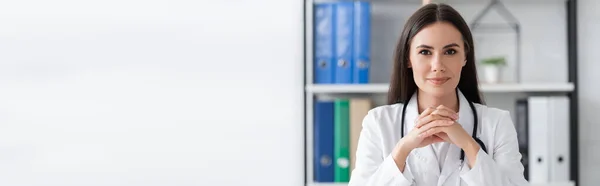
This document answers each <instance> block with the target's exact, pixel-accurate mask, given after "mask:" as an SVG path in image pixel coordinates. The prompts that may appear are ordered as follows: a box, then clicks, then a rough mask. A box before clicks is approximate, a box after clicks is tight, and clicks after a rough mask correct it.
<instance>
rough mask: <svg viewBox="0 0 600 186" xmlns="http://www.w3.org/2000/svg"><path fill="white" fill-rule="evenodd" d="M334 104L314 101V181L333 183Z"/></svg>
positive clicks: (325, 101) (326, 101)
mask: <svg viewBox="0 0 600 186" xmlns="http://www.w3.org/2000/svg"><path fill="white" fill-rule="evenodd" d="M333 125H334V103H333V101H328V100H316V101H315V109H314V138H313V139H314V141H313V142H314V161H313V165H314V180H315V182H333V181H334V180H333V171H334V163H333V158H334V157H333V155H334V154H333V140H334V139H333V136H334V126H333Z"/></svg>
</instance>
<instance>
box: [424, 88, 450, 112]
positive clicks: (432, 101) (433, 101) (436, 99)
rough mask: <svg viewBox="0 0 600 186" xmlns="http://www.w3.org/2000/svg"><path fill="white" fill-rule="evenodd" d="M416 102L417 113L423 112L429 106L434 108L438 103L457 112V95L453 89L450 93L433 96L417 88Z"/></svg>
mask: <svg viewBox="0 0 600 186" xmlns="http://www.w3.org/2000/svg"><path fill="white" fill-rule="evenodd" d="M417 102H418V105H419V113H421V112H423V111H424V110H425V109H427V108H429V107H433V108H436V107H438V106H440V105H444V106H446V107H448V108H450V109H452V110H454V111H455V112H458V108H459V104H458V97H457V95H456V92H455V91H453V92H452V93H451V94H446V95H443V96H435V95H431V94H427V93H425V92H423V91H421V90H419V91H418V93H417Z"/></svg>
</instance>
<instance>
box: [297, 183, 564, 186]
mask: <svg viewBox="0 0 600 186" xmlns="http://www.w3.org/2000/svg"><path fill="white" fill-rule="evenodd" d="M308 186H348V184H345V183H313V184H309V185H308ZM530 186H575V183H574V182H567V183H532V184H531V185H530Z"/></svg>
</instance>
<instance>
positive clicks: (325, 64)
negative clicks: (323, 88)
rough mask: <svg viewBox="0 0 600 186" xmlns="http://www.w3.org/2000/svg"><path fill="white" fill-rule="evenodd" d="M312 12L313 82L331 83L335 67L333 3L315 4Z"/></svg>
mask: <svg viewBox="0 0 600 186" xmlns="http://www.w3.org/2000/svg"><path fill="white" fill-rule="evenodd" d="M314 12H315V13H314V19H315V21H314V36H315V37H314V45H315V47H314V61H313V69H314V71H313V73H314V76H315V78H314V83H316V84H331V83H333V81H334V74H333V73H334V69H335V64H334V61H335V56H334V55H335V54H334V50H335V42H334V30H335V27H334V26H335V24H334V14H335V9H334V4H332V3H318V4H315V8H314Z"/></svg>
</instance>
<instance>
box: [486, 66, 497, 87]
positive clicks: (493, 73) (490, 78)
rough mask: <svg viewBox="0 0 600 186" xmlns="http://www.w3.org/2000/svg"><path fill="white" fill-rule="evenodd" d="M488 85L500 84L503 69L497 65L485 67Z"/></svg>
mask: <svg viewBox="0 0 600 186" xmlns="http://www.w3.org/2000/svg"><path fill="white" fill-rule="evenodd" d="M483 70H484V74H485V82H486V83H499V82H500V73H501V72H500V71H501V68H500V67H499V66H495V65H485V66H484V67H483Z"/></svg>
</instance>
